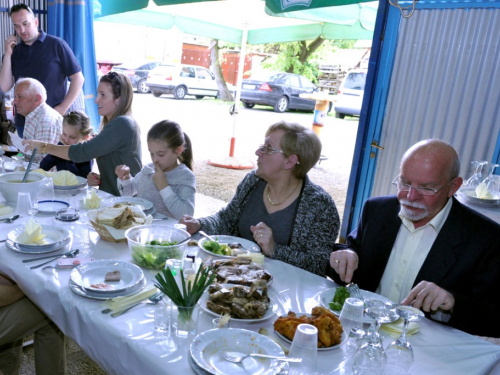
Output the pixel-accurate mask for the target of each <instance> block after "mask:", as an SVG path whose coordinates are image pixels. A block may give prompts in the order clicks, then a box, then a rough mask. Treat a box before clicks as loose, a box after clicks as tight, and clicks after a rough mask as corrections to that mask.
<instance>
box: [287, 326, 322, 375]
mask: <svg viewBox="0 0 500 375" xmlns="http://www.w3.org/2000/svg"><path fill="white" fill-rule="evenodd" d="M288 355H289V357H291V358H302V362H300V363H291V364H290V367H292V368H293V370H294V373H296V374H311V373H313V372H314V371H315V369H316V358H317V356H318V329H317V328H316V327H315V326H313V325H311V324H300V325H299V326H298V327H297V331H296V332H295V336H294V337H293V341H292V346H291V347H290V353H289V354H288Z"/></svg>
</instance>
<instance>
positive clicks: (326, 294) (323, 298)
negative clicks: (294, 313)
mask: <svg viewBox="0 0 500 375" xmlns="http://www.w3.org/2000/svg"><path fill="white" fill-rule="evenodd" d="M336 290H337V288H331V289H325V290H323V291H322V292H321V293H320V295H319V298H320V303H321V305H323V306H324V307H326V308H327V309H328V310H330V311H331V312H332V313H334V314H335V315H337V316H339V315H340V311H335V310H332V309H331V308H330V305H329V303H330V302H332V301H333V297H334V296H335V291H336ZM361 294H362V295H363V298H364V299H365V300H367V299H376V300H380V301H384V302H391V303H394V302H392V301H391V300H390V299H389V298H386V297H384V296H381V295H380V294H377V293H373V292H369V291H368V290H364V289H361ZM363 322H364V323H368V324H370V323H371V322H373V319H372V318H370V317H369V316H367V315H366V314H365V316H364V318H363Z"/></svg>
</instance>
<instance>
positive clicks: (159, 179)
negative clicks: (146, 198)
mask: <svg viewBox="0 0 500 375" xmlns="http://www.w3.org/2000/svg"><path fill="white" fill-rule="evenodd" d="M153 182H154V183H155V185H156V188H157V189H158V190H163V189H165V188H166V187H167V186H168V181H167V176H166V174H165V172H163V171H162V169H161V168H160V167H159V165H158V164H156V163H155V174H154V175H153Z"/></svg>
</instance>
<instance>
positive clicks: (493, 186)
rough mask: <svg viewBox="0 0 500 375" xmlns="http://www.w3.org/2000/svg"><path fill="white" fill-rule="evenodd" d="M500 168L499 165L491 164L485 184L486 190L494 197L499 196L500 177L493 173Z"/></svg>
mask: <svg viewBox="0 0 500 375" xmlns="http://www.w3.org/2000/svg"><path fill="white" fill-rule="evenodd" d="M498 166H500V165H499V164H490V171H489V172H488V177H486V178H485V179H484V181H483V183H485V184H486V188H487V189H488V191H489V192H490V194H491V195H493V196H494V197H497V196H498V192H499V189H500V176H497V175H494V174H493V172H494V171H495V168H496V167H498Z"/></svg>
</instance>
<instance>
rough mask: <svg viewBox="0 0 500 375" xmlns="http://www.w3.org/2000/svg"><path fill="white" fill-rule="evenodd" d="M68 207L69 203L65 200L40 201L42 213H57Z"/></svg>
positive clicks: (39, 206)
mask: <svg viewBox="0 0 500 375" xmlns="http://www.w3.org/2000/svg"><path fill="white" fill-rule="evenodd" d="M68 207H69V203H67V202H64V201H56V200H47V201H38V212H40V213H42V214H55V213H56V212H57V211H59V210H61V209H63V208H68Z"/></svg>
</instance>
